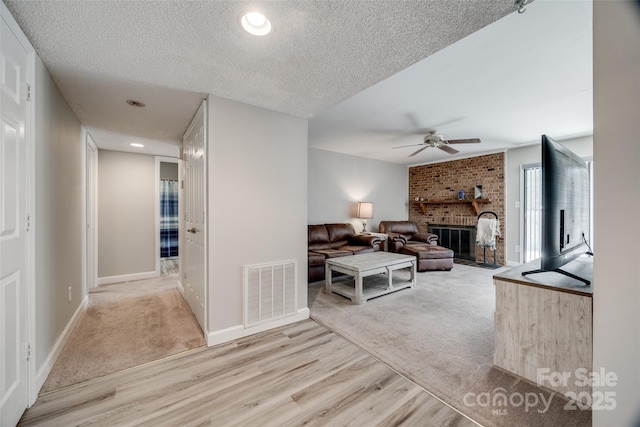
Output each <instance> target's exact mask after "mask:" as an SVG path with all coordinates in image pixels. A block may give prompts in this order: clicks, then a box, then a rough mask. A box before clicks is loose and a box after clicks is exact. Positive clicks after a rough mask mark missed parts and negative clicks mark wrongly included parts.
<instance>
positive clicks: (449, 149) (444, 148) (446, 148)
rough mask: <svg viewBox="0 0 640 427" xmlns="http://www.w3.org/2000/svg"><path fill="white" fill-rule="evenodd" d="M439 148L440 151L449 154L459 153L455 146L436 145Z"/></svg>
mask: <svg viewBox="0 0 640 427" xmlns="http://www.w3.org/2000/svg"><path fill="white" fill-rule="evenodd" d="M438 148H439V149H441V150H442V151H446V152H447V153H449V154H456V153H459V151H458V150H456V149H455V148H451V147H449V146H448V145H441V146H440V147H438Z"/></svg>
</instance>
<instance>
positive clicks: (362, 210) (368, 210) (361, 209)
mask: <svg viewBox="0 0 640 427" xmlns="http://www.w3.org/2000/svg"><path fill="white" fill-rule="evenodd" d="M356 218H363V219H371V218H373V203H371V202H358V210H357V212H356Z"/></svg>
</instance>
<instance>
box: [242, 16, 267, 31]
mask: <svg viewBox="0 0 640 427" xmlns="http://www.w3.org/2000/svg"><path fill="white" fill-rule="evenodd" d="M240 23H241V24H242V28H244V29H245V31H246V32H248V33H249V34H253V35H254V36H264V35H267V34H269V32H270V31H271V22H270V21H269V20H268V19H267V17H266V16H264V15H263V14H261V13H258V12H249V13H247V14H246V15H244V16H243V17H242V18H241V19H240Z"/></svg>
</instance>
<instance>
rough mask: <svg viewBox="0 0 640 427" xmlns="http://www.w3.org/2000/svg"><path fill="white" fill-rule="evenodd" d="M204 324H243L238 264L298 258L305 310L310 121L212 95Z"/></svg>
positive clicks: (215, 326)
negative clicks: (206, 294) (206, 302)
mask: <svg viewBox="0 0 640 427" xmlns="http://www.w3.org/2000/svg"><path fill="white" fill-rule="evenodd" d="M208 107H209V109H208V120H209V124H208V125H209V137H208V140H209V142H208V144H209V145H208V151H207V161H208V177H207V179H208V188H209V193H208V206H209V212H208V241H209V256H208V275H209V279H208V283H209V287H208V290H209V295H208V298H209V320H208V329H209V331H210V333H213V334H214V335H215V334H216V333H218V332H220V331H222V330H225V329H229V328H232V329H233V328H238V327H239V325H242V323H243V300H242V298H243V294H242V280H243V277H242V267H243V266H244V265H252V264H260V263H270V262H277V261H287V260H296V261H297V262H298V271H297V291H298V300H297V301H298V308H299V309H301V308H306V307H307V245H306V242H307V120H304V119H299V118H295V117H292V116H288V115H285V114H281V113H276V112H273V111H268V110H265V109H262V108H258V107H252V106H249V105H247V104H242V103H239V102H234V101H228V100H224V99H221V98H217V97H214V96H210V97H209V104H208Z"/></svg>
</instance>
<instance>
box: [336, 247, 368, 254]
mask: <svg viewBox="0 0 640 427" xmlns="http://www.w3.org/2000/svg"><path fill="white" fill-rule="evenodd" d="M340 249H341V250H343V251H350V252H353V254H354V255H355V254H367V253H369V252H375V251H374V249H373V248H372V247H371V246H352V245H347V246H343V247H341V248H340Z"/></svg>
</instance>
